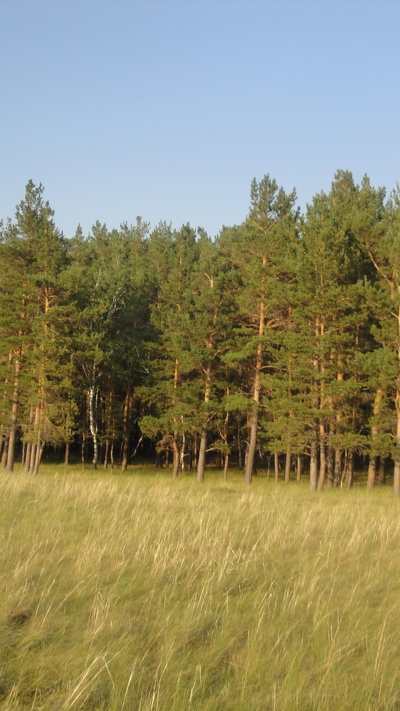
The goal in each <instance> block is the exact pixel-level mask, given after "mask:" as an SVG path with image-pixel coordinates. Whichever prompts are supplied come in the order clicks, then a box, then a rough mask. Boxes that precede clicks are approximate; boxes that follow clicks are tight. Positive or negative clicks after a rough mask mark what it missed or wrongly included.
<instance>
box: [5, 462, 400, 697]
mask: <svg viewBox="0 0 400 711" xmlns="http://www.w3.org/2000/svg"><path fill="white" fill-rule="evenodd" d="M0 522H1V537H0V575H1V596H0V650H1V657H0V708H1V709H8V710H10V711H19V710H20V709H21V710H22V709H24V710H25V709H26V710H28V709H35V710H39V709H43V710H46V711H56V710H59V711H69V710H73V709H82V710H87V711H89V710H93V711H102V710H103V711H105V710H106V709H107V710H111V711H150V710H155V711H182V709H193V710H195V711H203V710H204V711H205V710H207V711H216V710H217V709H221V710H222V709H224V710H226V711H231V710H232V711H233V710H235V711H236V710H242V709H243V710H245V709H246V711H264V710H265V711H267V710H269V709H271V710H272V709H274V710H276V711H295V710H296V709H298V710H299V711H308V710H310V711H311V710H315V711H317V710H318V711H324V710H326V711H328V710H329V711H336V710H339V709H340V710H343V711H344V710H345V709H349V710H350V709H351V710H352V711H355V710H357V709H359V710H360V711H361V710H362V711H368V710H370V711H389V710H390V709H393V710H394V709H399V708H400V666H399V663H398V659H399V655H400V634H399V632H400V595H399V584H400V556H399V549H400V508H399V502H398V501H396V500H394V499H393V498H392V495H391V492H390V491H386V490H377V491H374V492H372V493H371V492H365V491H361V490H358V491H357V490H354V491H351V492H347V491H326V492H324V493H323V495H318V496H316V495H311V494H309V492H308V489H307V488H306V487H302V486H301V485H300V486H299V485H297V484H293V485H290V486H284V485H279V486H275V485H274V484H273V483H267V482H266V481H265V480H263V481H261V482H260V481H255V483H254V486H253V487H251V488H247V489H244V487H243V484H242V483H240V484H239V483H237V482H236V481H235V480H230V481H228V482H226V483H225V482H224V481H223V480H222V479H220V478H218V477H214V479H211V480H210V481H209V482H207V484H206V485H205V486H196V485H195V483H194V482H193V481H192V480H190V479H189V478H186V479H182V480H179V481H171V480H170V479H169V478H166V477H165V475H162V476H157V477H154V476H153V477H150V476H149V477H144V476H136V477H135V476H134V477H120V476H110V475H96V474H84V475H83V474H82V473H79V474H77V473H75V474H74V473H71V472H70V473H66V474H63V473H58V474H57V473H55V470H54V472H51V471H49V472H48V473H45V474H44V475H41V476H39V477H37V478H35V479H33V478H30V477H29V476H28V475H26V474H23V473H22V472H19V473H18V472H17V473H15V474H13V475H5V474H3V475H2V476H1V478H0Z"/></svg>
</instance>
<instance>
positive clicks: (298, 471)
mask: <svg viewBox="0 0 400 711" xmlns="http://www.w3.org/2000/svg"><path fill="white" fill-rule="evenodd" d="M302 471H303V456H302V454H298V455H297V457H296V481H301V475H302Z"/></svg>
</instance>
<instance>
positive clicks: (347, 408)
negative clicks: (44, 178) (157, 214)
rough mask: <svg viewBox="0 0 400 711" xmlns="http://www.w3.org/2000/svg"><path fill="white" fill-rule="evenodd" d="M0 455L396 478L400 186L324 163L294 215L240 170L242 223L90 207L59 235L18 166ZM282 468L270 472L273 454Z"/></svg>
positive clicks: (346, 480) (4, 306)
mask: <svg viewBox="0 0 400 711" xmlns="http://www.w3.org/2000/svg"><path fill="white" fill-rule="evenodd" d="M0 263H1V271H0V338H1V340H0V381H1V395H0V403H1V404H0V457H1V464H2V467H3V468H4V469H6V470H8V471H12V470H13V467H14V461H15V459H16V457H21V459H22V463H23V466H24V467H25V469H26V470H27V471H29V472H31V473H33V474H36V473H37V472H38V469H39V466H40V462H41V458H42V454H43V451H44V449H45V448H55V449H57V448H60V449H61V448H62V450H63V452H64V456H65V461H66V462H68V458H69V455H70V449H71V447H73V448H74V451H75V452H76V451H77V448H79V450H80V456H81V459H82V461H83V462H84V461H85V460H86V459H87V458H88V457H89V458H90V461H91V462H92V464H93V466H94V467H97V466H98V465H100V464H101V465H102V466H120V467H121V468H122V469H126V468H127V466H128V464H129V462H131V461H132V458H133V457H134V456H135V454H136V452H137V451H138V449H140V448H141V447H144V446H145V445H146V446H147V448H149V446H150V443H151V447H153V451H154V454H155V457H156V461H157V463H158V464H160V465H163V466H170V467H171V470H172V474H173V476H177V475H178V472H179V471H183V470H184V469H185V468H189V467H190V468H192V467H193V468H195V469H196V471H197V480H198V481H199V482H201V481H203V479H204V474H205V467H206V463H207V460H208V459H210V458H211V457H212V458H213V459H214V460H215V459H217V462H218V463H219V464H220V466H221V467H223V468H224V471H225V474H226V473H227V472H228V468H229V466H230V465H232V464H233V463H234V464H235V465H238V466H239V467H240V468H243V469H244V478H245V481H246V482H247V483H248V484H250V483H251V481H252V477H253V475H254V473H255V471H256V469H257V468H258V467H262V468H263V469H264V470H265V469H266V468H268V472H269V471H270V468H271V471H272V475H273V476H274V477H275V478H279V476H282V477H283V478H284V479H285V481H289V479H290V478H291V477H296V478H298V479H299V478H301V477H302V476H308V477H309V481H310V487H311V489H312V490H313V491H316V490H321V489H322V488H323V487H324V486H325V485H326V484H328V485H332V486H338V485H346V486H349V487H351V486H352V484H353V480H354V476H355V475H354V471H355V462H359V461H361V462H362V463H365V467H368V474H367V485H368V486H369V487H372V486H373V485H374V483H375V481H379V482H381V483H383V482H385V478H386V476H387V475H389V474H390V476H392V475H393V481H394V492H395V494H396V495H400V189H398V188H397V189H396V190H394V191H393V192H392V193H391V194H390V196H389V197H387V195H386V191H385V189H384V188H374V187H373V186H372V185H371V183H370V180H369V178H368V177H367V176H366V177H364V178H363V180H362V181H361V184H360V185H357V184H356V183H355V182H354V179H353V176H352V174H351V173H350V172H348V171H338V172H337V173H336V174H335V176H334V180H333V182H332V185H331V189H330V192H329V193H325V192H320V193H318V194H317V195H316V196H315V197H314V198H313V200H312V202H311V203H310V204H309V205H307V207H306V210H305V211H304V214H301V212H300V210H299V209H298V208H297V207H296V192H295V191H294V190H293V191H292V192H289V193H288V192H286V191H285V190H284V189H283V188H282V187H280V186H279V185H278V184H277V182H276V181H275V180H274V179H273V178H271V177H270V176H269V175H265V176H264V177H263V178H262V179H261V180H260V181H257V180H253V182H252V184H251V191H250V208H249V212H248V215H247V217H246V218H245V219H244V221H243V223H242V224H240V225H235V226H231V227H223V228H222V229H221V231H220V233H219V235H218V236H217V237H216V238H214V239H211V238H210V237H209V236H208V235H207V234H206V232H205V231H204V230H202V229H201V228H197V229H193V228H192V227H191V226H190V225H189V224H186V225H183V226H182V227H181V228H180V229H178V230H177V229H172V227H171V226H170V225H169V224H167V223H163V222H162V223H160V224H159V225H158V226H157V227H156V228H154V229H150V226H149V224H147V223H146V222H144V221H143V220H142V219H140V218H137V219H136V222H135V223H134V224H127V223H123V224H121V226H120V228H119V229H112V230H108V229H107V227H106V225H104V224H101V223H100V222H97V223H96V224H95V225H94V226H93V228H92V230H91V232H90V234H89V235H88V236H84V235H83V233H82V230H81V229H80V228H79V227H78V229H77V231H76V234H75V235H74V237H73V238H71V239H66V238H65V237H64V235H63V234H62V233H61V232H60V231H59V230H58V229H57V227H56V224H55V221H54V213H53V210H52V209H51V207H50V205H49V203H48V202H47V201H45V199H44V190H43V186H42V185H39V186H36V185H35V184H34V183H33V182H32V181H29V182H28V184H27V186H26V189H25V196H24V199H23V200H22V201H21V203H20V204H19V205H18V206H17V207H16V211H15V216H14V218H13V219H8V220H6V221H5V222H2V223H1V232H0ZM280 472H281V473H280Z"/></svg>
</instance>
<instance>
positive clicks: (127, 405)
mask: <svg viewBox="0 0 400 711" xmlns="http://www.w3.org/2000/svg"><path fill="white" fill-rule="evenodd" d="M130 409H131V389H130V387H128V389H127V391H126V395H125V400H124V411H123V436H122V456H121V471H123V472H124V471H126V470H127V469H128V461H129V420H130Z"/></svg>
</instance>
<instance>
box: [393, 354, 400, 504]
mask: <svg viewBox="0 0 400 711" xmlns="http://www.w3.org/2000/svg"><path fill="white" fill-rule="evenodd" d="M399 354H400V352H399ZM399 359H400V355H399ZM399 378H400V376H399ZM396 416H397V426H396V455H395V460H394V478H393V493H394V495H395V496H400V387H398V388H397V391H396Z"/></svg>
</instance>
